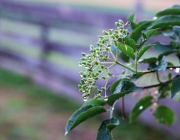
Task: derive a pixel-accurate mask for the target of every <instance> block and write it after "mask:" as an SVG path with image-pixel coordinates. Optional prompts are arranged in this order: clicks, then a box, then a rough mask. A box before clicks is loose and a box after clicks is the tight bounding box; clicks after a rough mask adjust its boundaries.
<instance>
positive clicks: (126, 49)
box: [117, 42, 135, 60]
mask: <svg viewBox="0 0 180 140" xmlns="http://www.w3.org/2000/svg"><path fill="white" fill-rule="evenodd" d="M117 47H118V48H119V49H120V50H121V51H122V52H123V53H124V54H125V55H127V56H129V57H131V58H132V59H133V60H134V59H135V55H134V50H133V49H132V48H131V47H130V46H128V45H126V44H122V43H120V42H117Z"/></svg>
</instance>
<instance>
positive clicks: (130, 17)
mask: <svg viewBox="0 0 180 140" xmlns="http://www.w3.org/2000/svg"><path fill="white" fill-rule="evenodd" d="M128 21H130V23H131V28H132V29H133V30H134V29H135V28H136V23H135V13H133V14H131V15H130V16H129V17H128Z"/></svg>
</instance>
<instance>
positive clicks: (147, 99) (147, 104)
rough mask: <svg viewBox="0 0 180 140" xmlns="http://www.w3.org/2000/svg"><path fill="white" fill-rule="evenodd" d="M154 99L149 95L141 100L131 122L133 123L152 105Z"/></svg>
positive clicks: (135, 108) (132, 114) (134, 110)
mask: <svg viewBox="0 0 180 140" xmlns="http://www.w3.org/2000/svg"><path fill="white" fill-rule="evenodd" d="M152 100H153V97H152V96H150V95H148V96H145V97H143V98H141V99H140V100H139V101H138V102H137V103H136V105H135V106H134V108H133V110H132V111H131V114H130V116H129V122H130V123H132V122H133V121H134V120H135V119H136V118H137V117H138V116H139V114H141V113H142V112H143V111H144V110H145V109H147V108H148V107H150V106H151V105H152Z"/></svg>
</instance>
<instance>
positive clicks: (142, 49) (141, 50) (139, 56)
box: [137, 44, 152, 60]
mask: <svg viewBox="0 0 180 140" xmlns="http://www.w3.org/2000/svg"><path fill="white" fill-rule="evenodd" d="M151 46H152V44H149V45H147V46H144V47H143V48H141V49H140V50H139V53H138V59H137V60H139V59H140V58H141V56H142V55H143V54H144V53H145V52H146V51H147V50H148V49H149V48H150V47H151Z"/></svg>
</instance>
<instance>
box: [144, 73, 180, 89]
mask: <svg viewBox="0 0 180 140" xmlns="http://www.w3.org/2000/svg"><path fill="white" fill-rule="evenodd" d="M177 77H180V75H176V76H175V77H174V78H177ZM174 78H172V79H171V80H168V81H166V82H162V83H159V84H154V85H150V86H145V87H142V89H148V88H154V87H158V86H160V85H162V84H168V83H170V82H172V80H173V79H174Z"/></svg>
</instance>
